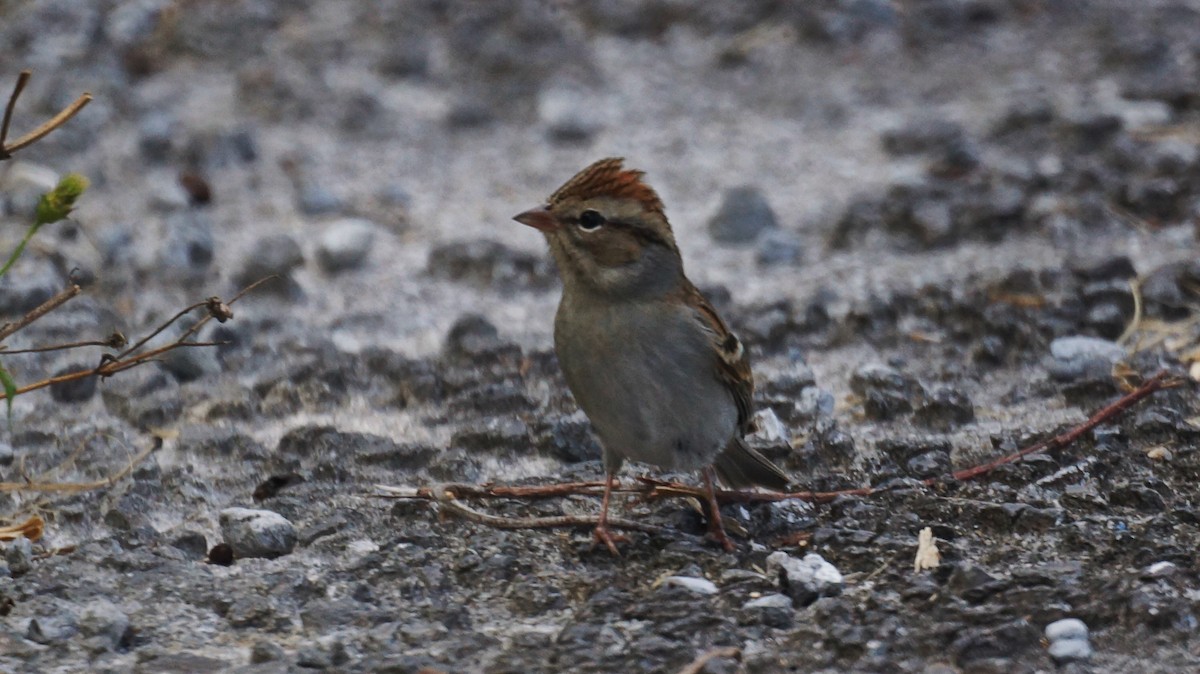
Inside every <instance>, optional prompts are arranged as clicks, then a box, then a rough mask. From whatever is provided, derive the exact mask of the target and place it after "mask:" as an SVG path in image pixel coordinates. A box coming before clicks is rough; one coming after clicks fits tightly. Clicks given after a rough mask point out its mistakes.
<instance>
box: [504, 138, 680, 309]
mask: <svg viewBox="0 0 1200 674" xmlns="http://www.w3.org/2000/svg"><path fill="white" fill-rule="evenodd" d="M622 161H623V160H622V159H620V158H610V159H601V160H600V161H598V162H596V163H594V164H592V165H591V166H589V167H587V168H585V169H583V170H582V171H580V172H579V173H577V174H575V176H574V177H573V178H571V179H570V180H568V181H567V182H566V183H564V184H563V186H562V187H560V188H558V190H556V191H555V192H554V194H552V195H550V198H549V199H548V200H547V201H546V203H545V204H544V205H542V206H539V207H537V208H533V209H530V210H528V211H525V212H524V213H521V214H519V215H517V216H515V217H514V218H513V219H514V220H516V221H517V222H520V223H522V224H525V225H529V226H530V227H533V228H535V229H538V230H540V231H541V232H542V233H543V234H544V235H545V236H546V240H547V241H548V242H549V244H550V250H551V252H552V253H553V255H554V258H555V261H556V262H557V263H558V268H559V272H560V273H561V274H562V276H563V283H564V285H565V286H566V287H568V288H569V289H579V290H586V291H591V292H595V293H599V294H602V295H612V296H625V295H636V294H641V293H656V292H661V291H665V290H670V289H671V288H673V287H675V286H676V285H677V284H678V283H679V282H680V280H681V279H682V278H683V264H682V262H681V261H680V257H679V249H678V247H676V245H675V235H674V234H673V233H672V232H671V225H670V223H668V222H667V216H666V214H665V213H664V212H663V204H662V201H661V200H660V199H659V198H658V194H656V193H655V192H654V190H653V189H651V188H650V186H649V185H647V184H646V183H645V182H643V181H642V176H643V175H644V174H643V173H642V172H641V171H634V170H627V169H625V168H623V167H622Z"/></svg>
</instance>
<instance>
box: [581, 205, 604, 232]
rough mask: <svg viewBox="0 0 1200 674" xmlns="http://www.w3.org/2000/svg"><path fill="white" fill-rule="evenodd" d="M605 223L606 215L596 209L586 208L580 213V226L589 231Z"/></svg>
mask: <svg viewBox="0 0 1200 674" xmlns="http://www.w3.org/2000/svg"><path fill="white" fill-rule="evenodd" d="M603 224H604V216H603V215H600V214H599V213H597V212H596V211H593V210H586V211H584V212H582V213H580V214H579V228H580V229H583V230H587V231H589V232H590V231H592V230H595V229H599V228H600V226H601V225H603Z"/></svg>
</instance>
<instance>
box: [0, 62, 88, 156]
mask: <svg viewBox="0 0 1200 674" xmlns="http://www.w3.org/2000/svg"><path fill="white" fill-rule="evenodd" d="M32 76H33V73H31V72H30V71H28V70H22V71H21V73H20V74H19V75H17V83H16V85H15V86H13V92H12V94H11V95H10V96H9V97H8V104H7V105H5V106H4V119H3V120H2V121H0V159H9V158H11V157H12V153H14V152H16V151H17V150H20V149H22V148H24V147H28V146H30V145H32V144H34V143H36V142H38V141H39V140H41V139H43V138H45V137H46V136H47V135H49V134H50V132H52V131H54V130H55V129H57V128H58V127H60V126H62V125H63V124H66V123H67V120H69V119H71V118H72V117H74V116H75V115H76V114H77V113H78V112H79V111H80V110H82V109H83V108H84V106H86V105H87V104H88V103H91V102H92V95H91V94H89V93H83V94H81V95H80V96H79V98H76V99H75V101H74V102H72V103H71V104H70V105H68V106H67V107H65V108H63V109H62V110H60V111H59V112H58V114H56V115H54V116H53V117H51V118H50V119H48V120H46V121H45V122H43V123H42V124H41V125H39V126H38V127H37V128H36V129H34V130H33V131H30V132H29V133H27V134H25V135H24V136H21V137H20V138H18V139H16V140H15V141H13V142H12V143H11V144H6V141H7V140H8V130H9V127H10V125H11V124H12V117H13V110H14V109H15V108H16V107H17V99H18V98H20V97H21V92H22V91H24V90H25V85H26V84H28V83H29V78H30V77H32Z"/></svg>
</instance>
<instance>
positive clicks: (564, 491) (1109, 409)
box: [374, 371, 1183, 528]
mask: <svg viewBox="0 0 1200 674" xmlns="http://www.w3.org/2000/svg"><path fill="white" fill-rule="evenodd" d="M1182 384H1183V380H1181V379H1177V378H1174V377H1172V376H1171V375H1170V374H1169V373H1168V372H1166V371H1163V372H1159V373H1158V374H1156V375H1154V376H1153V377H1151V378H1150V379H1148V380H1146V381H1145V383H1143V384H1142V385H1141V386H1139V387H1138V388H1136V389H1134V390H1133V391H1130V392H1129V393H1127V394H1125V395H1123V396H1121V397H1120V398H1118V399H1117V400H1116V401H1114V402H1113V403H1111V404H1109V405H1107V406H1105V407H1103V408H1101V409H1100V410H1099V411H1097V412H1096V413H1095V414H1093V415H1092V416H1090V417H1089V418H1088V419H1087V420H1085V421H1084V422H1083V423H1081V424H1078V425H1076V426H1074V427H1072V428H1071V429H1069V430H1067V431H1065V432H1063V433H1060V434H1059V435H1056V436H1054V437H1051V438H1048V439H1046V440H1042V441H1039V442H1036V443H1034V444H1032V445H1030V446H1028V447H1025V448H1023V449H1021V450H1020V451H1018V452H1015V453H1013V454H1009V455H1008V456H1004V457H1001V458H998V459H995V460H992V461H989V462H987V463H984V464H980V465H977V466H973V467H971V468H966V469H963V470H959V471H955V472H953V473H951V475H950V477H951V478H953V479H955V480H972V479H975V478H978V477H980V476H982V475H985V474H987V473H989V472H991V471H993V470H995V469H996V468H999V467H1000V466H1003V465H1005V464H1009V463H1012V462H1014V461H1017V460H1018V459H1021V458H1022V457H1025V456H1028V455H1029V454H1032V453H1034V452H1039V451H1045V450H1049V449H1062V448H1064V447H1066V446H1068V445H1070V444H1072V443H1074V442H1075V441H1077V440H1078V439H1079V438H1080V437H1082V436H1083V435H1084V434H1085V433H1087V432H1089V431H1091V430H1092V429H1094V428H1095V427H1097V426H1099V425H1100V424H1103V423H1105V422H1108V421H1111V420H1113V419H1115V418H1116V417H1118V416H1119V415H1120V414H1122V413H1123V412H1125V411H1127V410H1128V409H1129V408H1131V407H1133V406H1134V405H1136V404H1137V403H1138V402H1140V401H1142V400H1143V399H1145V398H1146V397H1148V396H1150V395H1153V394H1154V393H1157V392H1158V391H1162V390H1164V389H1169V388H1174V387H1176V386H1180V385H1182ZM945 479H946V478H943V477H932V478H928V479H925V480H923V481H922V484H923V485H925V486H927V487H932V486H935V485H937V484H939V483H941V482H943V481H944V480H945ZM637 480H638V483H639V485H638V486H634V487H622V488H616V489H614V490H613V491H615V492H618V493H626V494H638V495H640V496H642V497H644V498H647V499H652V498H668V497H693V498H697V499H703V498H705V496H706V493H705V491H704V490H703V489H701V488H699V487H693V486H691V485H686V484H680V483H678V482H666V481H663V480H657V479H654V478H649V477H639V478H637ZM603 487H604V483H603V482H567V483H561V484H550V485H535V486H506V485H495V484H485V485H471V484H461V483H453V484H445V485H441V486H440V487H438V488H437V489H440V490H442V491H443V492H449V493H451V494H452V496H453V497H456V498H483V499H489V498H515V499H540V498H555V497H562V496H572V495H584V496H599V495H600V494H601V492H602V489H603ZM381 489H383V490H385V492H384V493H381V494H375V495H374V496H376V497H379V498H393V499H395V498H411V499H420V500H427V501H436V500H439V496H438V493H439V492H438V491H437V490H435V489H434V488H430V487H418V488H415V489H395V488H390V487H381ZM880 491H883V490H881V489H879V488H876V487H858V488H854V489H842V490H838V491H827V492H813V491H800V492H790V493H773V492H757V491H741V490H718V491H717V494H716V495H717V499H718V500H719V501H720V502H722V503H764V502H775V501H786V500H798V501H809V502H812V503H828V502H830V501H832V500H834V499H836V498H838V497H841V496H860V497H861V496H872V495H874V494H877V493H879V492H880ZM480 515H483V513H480ZM489 517H490V516H489ZM499 519H501V520H506V521H508V522H517V521H520V520H507V519H506V518H499ZM548 519H556V518H548ZM578 519H579V522H580V524H578V525H574V524H573V525H569V526H583V524H585V523H590V524H595V522H596V520H595V518H578ZM585 520H586V522H585ZM562 526H568V525H565V524H564V525H562ZM506 528H520V527H518V526H507V527H506Z"/></svg>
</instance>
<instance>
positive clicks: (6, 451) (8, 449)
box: [0, 442, 15, 466]
mask: <svg viewBox="0 0 1200 674" xmlns="http://www.w3.org/2000/svg"><path fill="white" fill-rule="evenodd" d="M13 458H15V455H14V454H13V448H12V445H10V444H8V443H7V442H0V466H11V465H12V462H13Z"/></svg>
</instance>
